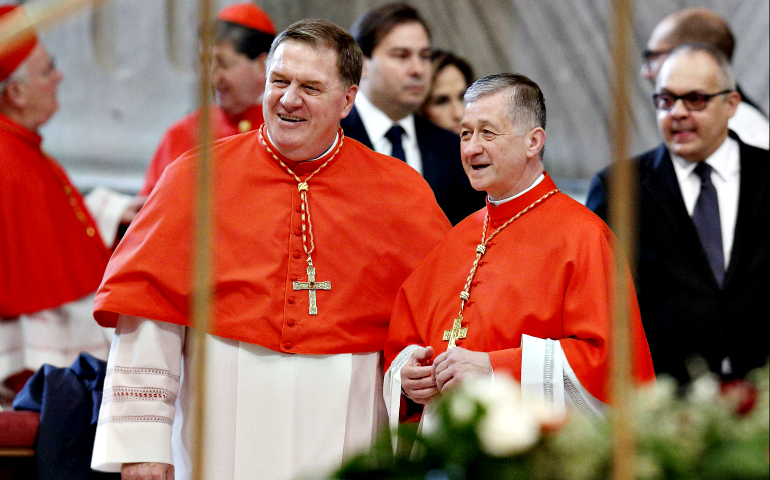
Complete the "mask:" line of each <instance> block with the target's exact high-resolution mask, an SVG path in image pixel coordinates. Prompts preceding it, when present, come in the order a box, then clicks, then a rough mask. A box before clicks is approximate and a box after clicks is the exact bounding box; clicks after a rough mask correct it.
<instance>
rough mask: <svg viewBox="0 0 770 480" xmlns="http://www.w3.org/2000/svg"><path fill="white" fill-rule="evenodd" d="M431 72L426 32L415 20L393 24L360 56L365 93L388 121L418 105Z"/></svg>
mask: <svg viewBox="0 0 770 480" xmlns="http://www.w3.org/2000/svg"><path fill="white" fill-rule="evenodd" d="M431 73H432V68H431V64H430V39H429V38H428V32H426V31H425V28H424V27H423V26H422V24H420V23H418V22H409V23H403V24H401V25H396V26H395V27H393V29H392V30H391V31H390V32H388V34H387V35H385V36H384V37H383V38H382V40H381V41H380V43H379V44H377V46H376V47H375V48H374V50H372V55H371V57H368V58H365V59H364V82H366V85H367V90H366V91H365V93H366V94H367V97H369V99H370V100H371V101H372V103H374V104H375V105H377V106H378V107H380V108H381V109H382V110H385V113H387V114H388V115H389V116H391V119H392V120H400V119H401V118H403V117H405V116H407V115H409V114H410V113H412V112H415V111H417V109H418V108H420V105H422V102H423V101H424V100H425V97H426V96H427V95H428V88H429V87H430V77H431ZM393 117H399V118H393Z"/></svg>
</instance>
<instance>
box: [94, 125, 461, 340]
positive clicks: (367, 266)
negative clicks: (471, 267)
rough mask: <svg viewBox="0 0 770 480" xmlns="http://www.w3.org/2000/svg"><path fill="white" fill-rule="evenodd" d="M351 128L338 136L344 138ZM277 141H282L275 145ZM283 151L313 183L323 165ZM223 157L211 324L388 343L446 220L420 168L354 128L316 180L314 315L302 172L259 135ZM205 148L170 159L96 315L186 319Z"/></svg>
mask: <svg viewBox="0 0 770 480" xmlns="http://www.w3.org/2000/svg"><path fill="white" fill-rule="evenodd" d="M341 132H342V131H341V130H340V134H341ZM273 150H274V151H275V149H273ZM329 155H330V154H327V155H325V156H324V157H322V158H321V159H319V160H316V161H313V162H305V163H302V164H297V163H295V162H290V161H289V160H287V159H283V161H284V163H286V164H287V165H289V166H290V167H291V168H293V169H294V171H295V172H296V174H297V175H299V176H300V178H302V179H303V180H304V179H305V178H307V177H308V176H309V174H310V173H312V172H313V171H314V170H315V169H317V168H318V166H319V165H320V164H321V163H323V162H324V161H325V160H326V159H327V158H328V157H329ZM213 157H214V162H215V166H216V169H215V178H214V184H215V185H214V187H215V193H216V197H215V202H216V203H215V205H214V211H215V226H214V239H215V249H214V269H215V284H214V291H215V301H214V321H213V325H212V328H211V332H212V333H213V334H215V335H219V336H223V337H227V338H232V339H236V340H241V341H245V342H249V343H254V344H258V345H262V346H265V347H267V348H271V349H273V350H276V351H286V352H292V353H309V354H332V353H347V352H371V351H378V350H381V349H382V344H383V342H384V340H385V335H386V333H387V326H388V321H389V319H390V314H391V309H392V306H393V301H394V299H395V296H396V292H397V290H398V287H399V286H400V285H401V283H403V281H404V280H405V279H406V277H407V276H408V275H409V273H410V272H411V271H412V270H413V269H414V267H415V266H417V264H418V263H419V262H420V260H422V259H423V258H424V257H425V255H427V253H428V252H429V251H430V250H431V249H432V248H433V246H434V245H435V244H436V243H438V241H439V240H440V239H441V237H443V235H444V234H445V233H446V232H447V231H448V230H449V222H448V221H447V219H446V216H444V214H443V213H442V211H441V209H440V208H439V207H438V204H437V203H436V200H435V198H434V196H433V192H432V191H431V189H430V187H429V186H428V184H427V183H426V182H425V181H424V180H423V179H422V178H421V177H420V175H419V174H418V173H417V172H416V171H415V170H414V169H412V168H411V167H409V166H408V165H406V164H405V163H403V162H400V161H398V160H396V159H394V158H392V157H388V156H385V155H380V154H378V153H375V152H372V151H371V150H369V149H368V148H366V147H364V146H363V145H361V144H360V143H358V142H356V141H355V140H352V139H350V138H345V139H344V141H343V145H342V147H340V149H339V153H338V154H337V155H336V157H335V158H334V160H333V161H331V162H330V163H329V164H328V165H327V166H326V167H325V168H324V169H323V170H322V171H321V172H320V173H318V174H316V175H315V176H314V177H313V178H312V179H311V180H310V182H309V185H310V190H309V198H310V200H309V202H310V212H311V219H312V223H313V233H314V241H315V252H314V253H313V262H314V264H315V268H316V275H317V278H316V281H318V282H323V281H330V282H331V290H330V291H318V293H317V302H318V312H319V313H318V315H309V313H308V298H309V295H308V292H307V291H295V290H294V289H293V281H297V280H298V281H306V280H307V273H306V269H307V263H306V261H305V259H306V257H305V255H304V252H303V248H302V213H301V212H302V209H301V206H300V195H299V191H298V189H297V182H296V181H295V180H294V179H293V178H292V177H290V176H289V175H288V174H287V173H286V172H285V171H284V170H283V169H282V168H281V166H280V165H279V163H278V162H277V161H276V160H275V159H274V158H272V157H271V156H270V155H269V154H268V153H267V152H266V148H265V145H264V144H262V143H261V142H260V135H259V132H250V133H246V134H243V135H235V136H232V137H229V138H226V139H224V140H221V141H220V142H219V143H218V144H217V145H216V146H215V148H214V150H213ZM194 173H195V156H194V154H190V155H185V156H183V157H181V158H180V159H179V160H177V161H175V162H174V163H172V164H171V166H169V168H168V169H167V170H166V173H164V175H163V177H162V178H161V181H160V183H158V186H157V188H155V190H153V192H152V194H151V195H150V197H149V199H148V200H147V203H146V205H145V206H144V208H142V210H141V212H140V213H139V216H137V218H136V219H135V220H134V222H133V223H132V224H131V227H130V228H129V230H128V232H127V233H126V236H125V237H124V238H123V240H122V242H121V243H120V245H119V246H118V248H117V249H116V250H115V254H114V255H113V257H112V259H111V260H110V264H109V265H108V267H107V272H106V274H105V277H104V282H103V283H102V286H101V287H100V289H99V292H98V293H97V296H96V302H95V309H96V311H95V314H94V315H95V317H96V319H97V320H98V321H99V323H100V324H102V325H104V326H114V325H115V322H116V320H117V317H118V314H119V313H123V314H128V315H136V316H140V317H144V318H150V319H154V320H161V321H166V322H171V323H176V324H181V325H189V320H190V319H189V304H190V299H191V279H192V273H191V267H190V259H191V256H192V249H191V231H192V226H191V225H192V205H193V192H194V188H193V187H192V185H193V182H194V178H195V176H194Z"/></svg>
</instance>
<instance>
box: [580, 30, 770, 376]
mask: <svg viewBox="0 0 770 480" xmlns="http://www.w3.org/2000/svg"><path fill="white" fill-rule="evenodd" d="M654 101H655V106H656V108H657V111H658V115H657V116H658V127H659V129H660V132H661V134H662V136H663V145H661V146H659V147H658V148H656V149H654V150H652V151H649V152H647V153H645V154H643V155H641V156H639V157H637V158H636V162H637V167H638V177H639V189H638V192H639V215H640V224H639V250H638V275H637V284H636V286H637V293H638V296H639V306H640V308H641V313H642V322H643V324H644V328H645V331H646V334H647V338H648V340H649V344H650V351H651V353H652V360H653V363H654V365H655V370H656V372H658V373H668V374H671V375H673V376H674V377H675V378H676V379H677V380H679V381H680V382H686V381H687V380H689V375H688V369H687V363H688V359H690V358H692V357H694V356H700V357H702V358H704V359H705V360H706V361H707V362H708V365H709V368H710V369H711V370H712V371H714V372H716V373H719V374H721V375H722V376H723V378H730V377H742V376H744V375H746V373H748V372H749V371H750V370H752V369H754V368H757V367H760V366H762V365H763V364H764V363H765V361H766V359H767V356H768V342H767V337H766V335H765V334H764V332H766V329H765V325H766V322H767V313H766V309H765V305H766V304H765V302H767V301H768V298H770V281H768V279H769V278H770V264H769V263H768V250H769V249H770V234H769V232H768V225H770V215H769V214H768V212H769V210H770V186H769V185H768V183H769V181H768V180H769V178H770V162H769V160H770V159H769V158H768V155H769V154H768V151H767V150H762V149H759V148H755V147H752V146H749V145H746V144H745V143H743V142H742V141H741V140H740V139H739V137H738V136H737V135H735V134H734V133H733V132H731V131H729V130H728V126H727V121H728V119H729V118H730V117H732V115H733V114H734V113H735V110H736V108H737V106H738V104H739V103H740V95H739V94H738V93H737V92H736V91H735V81H734V79H733V78H732V74H731V72H730V68H729V63H728V60H727V59H726V58H725V57H724V55H722V54H721V53H720V52H719V51H718V50H716V49H714V48H713V47H709V46H705V45H693V44H686V45H682V46H680V47H678V48H676V49H674V50H673V51H672V52H671V54H670V55H669V57H668V59H667V60H666V61H665V62H664V63H663V65H662V67H661V70H660V74H659V75H658V78H657V83H656V94H655V96H654ZM609 175H610V171H609V169H608V170H605V171H603V172H601V173H599V174H598V175H597V176H596V177H595V178H594V180H593V183H592V185H591V191H590V193H589V196H588V201H587V205H588V207H589V208H590V209H592V210H593V211H594V212H595V213H597V214H598V215H599V216H601V217H602V218H604V219H606V218H607V204H608V199H607V183H608V176H609Z"/></svg>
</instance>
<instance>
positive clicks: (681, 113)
mask: <svg viewBox="0 0 770 480" xmlns="http://www.w3.org/2000/svg"><path fill="white" fill-rule="evenodd" d="M689 114H690V110H688V109H687V107H685V105H684V100H682V99H681V98H677V99H676V101H675V102H674V105H673V106H672V107H671V110H669V115H671V116H672V117H673V118H683V117H686V116H687V115H689Z"/></svg>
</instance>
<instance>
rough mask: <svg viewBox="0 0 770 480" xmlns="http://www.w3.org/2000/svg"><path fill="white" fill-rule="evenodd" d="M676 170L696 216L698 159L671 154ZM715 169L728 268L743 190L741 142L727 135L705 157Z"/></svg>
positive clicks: (698, 188)
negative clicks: (691, 160) (696, 170)
mask: <svg viewBox="0 0 770 480" xmlns="http://www.w3.org/2000/svg"><path fill="white" fill-rule="evenodd" d="M671 159H672V160H673V163H674V171H675V172H676V177H677V180H678V181H679V190H680V191H681V192H682V198H683V199H684V205H685V207H687V213H688V214H689V215H690V216H691V217H692V213H693V210H695V202H696V201H697V200H698V195H700V187H701V180H700V177H698V175H697V174H696V173H695V167H696V166H697V162H688V161H687V160H685V159H683V158H681V157H677V156H676V155H673V154H672V155H671ZM705 162H706V163H708V164H709V165H710V166H711V168H712V169H713V170H712V171H711V183H713V184H714V188H715V189H716V191H717V199H718V200H719V220H720V224H721V227H722V249H723V251H724V258H725V269H727V266H728V265H729V264H730V252H732V249H733V238H734V236H735V221H736V219H737V217H738V198H739V196H740V190H741V161H740V147H739V146H738V142H737V141H735V140H734V139H732V138H730V137H727V140H725V141H724V143H722V145H721V146H720V147H719V148H718V149H717V150H716V151H715V152H714V153H713V154H711V156H710V157H709V158H707V159H706V160H705Z"/></svg>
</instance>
